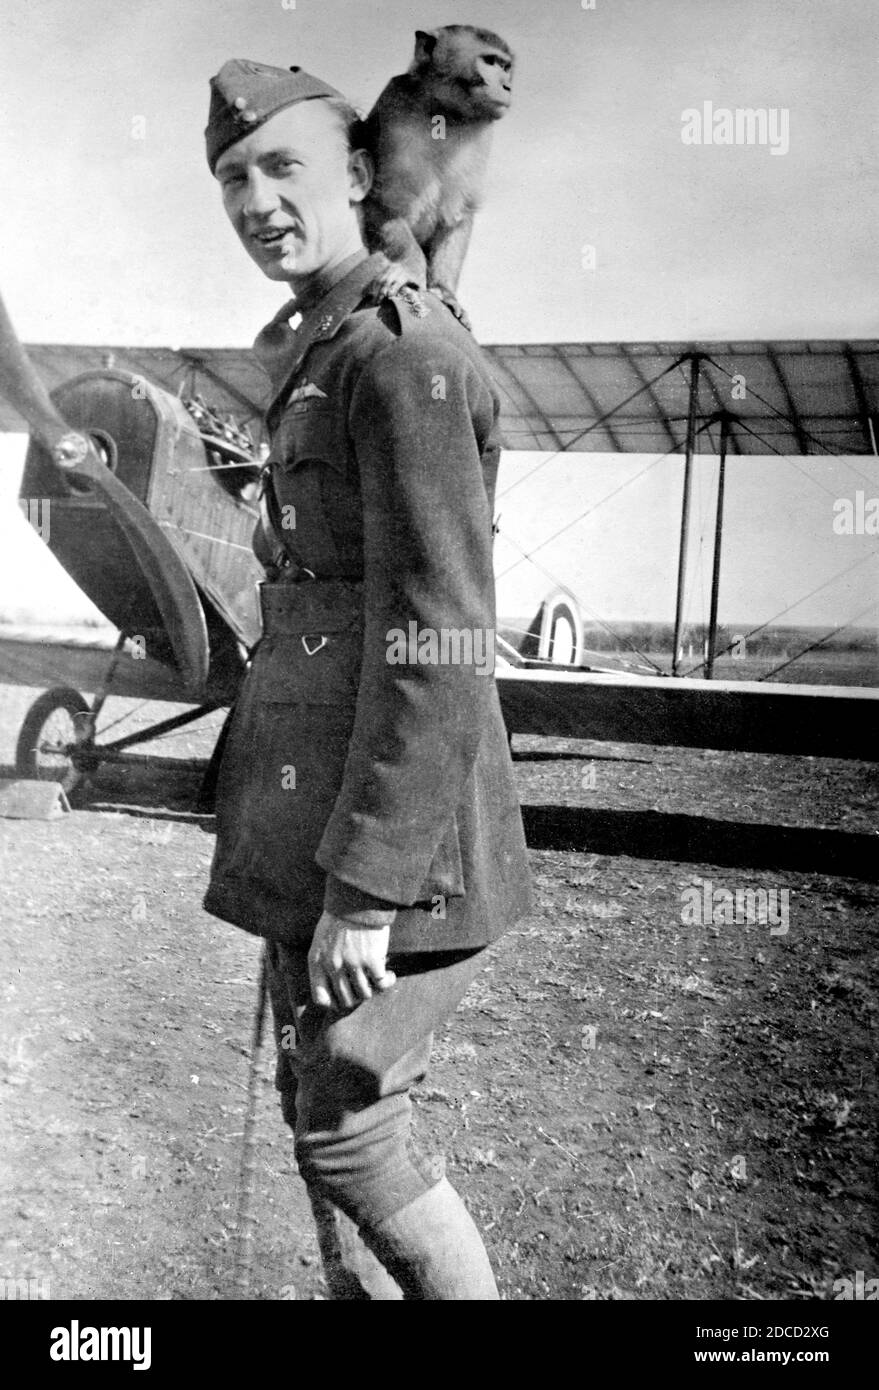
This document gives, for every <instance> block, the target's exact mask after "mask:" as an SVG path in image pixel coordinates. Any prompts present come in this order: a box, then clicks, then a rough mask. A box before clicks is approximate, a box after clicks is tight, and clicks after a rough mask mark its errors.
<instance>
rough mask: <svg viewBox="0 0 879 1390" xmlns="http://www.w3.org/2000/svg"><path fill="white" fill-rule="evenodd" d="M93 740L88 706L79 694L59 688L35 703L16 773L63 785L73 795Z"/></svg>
mask: <svg viewBox="0 0 879 1390" xmlns="http://www.w3.org/2000/svg"><path fill="white" fill-rule="evenodd" d="M92 737H93V729H92V723H91V713H90V710H89V706H88V702H87V701H86V700H85V699H84V698H83V696H82V695H80V693H79V691H78V690H73V689H72V688H71V687H70V686H56V687H55V689H53V690H47V691H45V692H44V693H43V694H42V695H41V696H40V697H39V699H38V700H35V701H34V703H33V704H32V705H31V707H30V709H29V710H28V712H27V714H26V716H25V720H24V723H23V724H22V726H21V733H20V734H19V736H18V744H17V746H16V749H15V770H16V772H17V773H18V775H19V777H35V778H37V779H39V781H41V782H60V783H61V786H62V787H63V788H64V790H65V792H70V791H72V790H73V788H74V787H75V786H76V784H77V783H78V782H79V780H80V778H81V777H82V775H83V767H82V766H81V764H80V759H79V756H78V754H79V750H80V749H82V750H83V751H84V750H85V749H86V748H87V747H89V746H90V745H91V742H92ZM83 761H84V760H83Z"/></svg>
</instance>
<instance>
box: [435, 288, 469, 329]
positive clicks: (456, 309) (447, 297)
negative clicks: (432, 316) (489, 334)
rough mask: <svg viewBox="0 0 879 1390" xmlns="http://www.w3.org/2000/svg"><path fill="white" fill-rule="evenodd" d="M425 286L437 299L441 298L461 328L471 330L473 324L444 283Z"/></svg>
mask: <svg viewBox="0 0 879 1390" xmlns="http://www.w3.org/2000/svg"><path fill="white" fill-rule="evenodd" d="M427 288H428V289H429V290H430V292H431V294H435V295H436V297H437V299H441V300H442V302H443V304H445V306H446V308H447V309H450V310H451V312H452V313H453V314H454V315H455V318H456V319H457V320H458V322H459V323H460V325H461V327H462V328H466V329H467V330H468V332H470V333H472V332H473V325H472V323H471V322H470V320H469V318H468V317H467V313H466V311H465V309H464V308H463V307H462V306H461V305H460V304H459V303H458V301H457V299H456V298H455V296H454V295H453V294H452V291H451V290H447V289H446V287H445V285H428V287H427Z"/></svg>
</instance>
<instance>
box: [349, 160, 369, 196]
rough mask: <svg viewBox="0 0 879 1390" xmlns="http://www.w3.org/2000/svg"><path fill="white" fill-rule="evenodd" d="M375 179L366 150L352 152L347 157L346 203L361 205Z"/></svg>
mask: <svg viewBox="0 0 879 1390" xmlns="http://www.w3.org/2000/svg"><path fill="white" fill-rule="evenodd" d="M374 178H375V164H374V163H373V159H372V155H371V154H370V153H369V151H368V150H352V152H351V153H350V154H349V156H348V201H349V202H351V203H362V202H363V200H364V198H365V197H366V195H367V193H368V192H369V190H370V189H371V188H372V183H373V179H374Z"/></svg>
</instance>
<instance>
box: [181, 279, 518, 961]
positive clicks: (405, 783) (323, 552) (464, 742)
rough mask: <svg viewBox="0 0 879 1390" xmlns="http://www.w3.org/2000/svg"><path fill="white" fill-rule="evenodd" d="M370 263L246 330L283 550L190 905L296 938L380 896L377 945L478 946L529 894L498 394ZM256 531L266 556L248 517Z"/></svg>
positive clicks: (444, 330) (480, 366)
mask: <svg viewBox="0 0 879 1390" xmlns="http://www.w3.org/2000/svg"><path fill="white" fill-rule="evenodd" d="M375 268H376V264H375V258H374V257H371V258H369V259H368V260H366V261H362V262H361V263H360V264H358V265H357V266H355V267H354V269H353V270H352V271H350V272H349V273H348V274H346V275H345V277H344V278H343V279H342V280H341V281H340V282H339V283H338V284H337V285H335V286H334V287H333V288H332V289H331V290H330V291H329V292H328V294H327V295H326V296H325V297H324V299H322V300H321V302H320V303H319V304H317V305H316V306H315V307H314V308H313V309H312V310H310V311H309V313H308V314H307V315H306V318H305V320H304V321H303V323H302V325H301V327H300V328H299V330H298V333H297V334H295V335H294V334H292V333H291V332H290V330H289V328H288V327H287V326H286V324H285V321H284V319H283V317H282V316H280V315H279V316H278V318H277V319H276V320H273V322H272V324H270V325H268V327H267V329H266V330H264V332H263V334H262V335H261V336H260V338H259V339H258V340H257V344H256V347H257V349H258V350H259V351H261V353H262V356H263V358H264V360H267V361H268V363H269V366H270V369H271V370H272V372H273V376H274V383H273V384H274V386H275V389H276V391H277V395H276V397H275V400H274V402H273V405H272V406H271V407H270V410H269V415H268V421H269V426H270V430H271V432H272V451H271V454H270V456H269V464H270V466H271V484H272V486H273V489H274V492H273V497H272V503H273V506H272V512H273V516H274V520H275V523H276V527H277V532H276V534H277V535H278V536H280V537H281V538H282V539H283V540H285V541H288V542H289V544H288V549H289V550H290V551H291V552H292V553H293V554H294V555H295V557H296V563H294V564H293V565H292V566H291V567H290V568H289V569H288V570H286V571H281V576H282V577H279V578H276V579H275V580H274V581H273V582H267V583H266V584H265V585H263V586H262V601H263V614H264V636H263V638H262V640H261V642H260V643H259V645H258V647H257V649H256V653H255V656H254V659H253V662H252V665H251V668H250V670H249V672H248V674H247V676H246V677H245V680H244V683H243V688H242V691H241V694H240V697H239V700H238V703H237V705H236V708H235V711H234V714H233V717H232V720H231V724H230V727H229V732H228V739H227V742H226V745H225V749H224V752H223V757H222V762H221V765H220V769H219V777H218V784H217V845H216V852H215V855H214V861H213V866H212V870H211V880H210V886H209V889H208V892H207V895H206V898H205V906H206V908H207V909H208V910H209V911H210V912H212V913H214V914H215V915H217V916H219V917H222V918H225V919H226V920H227V921H230V922H234V923H236V924H237V925H239V926H241V927H244V928H246V929H247V930H249V931H253V932H257V933H259V934H261V935H264V936H268V937H273V938H277V939H280V940H283V941H285V942H287V943H288V944H291V945H307V943H308V942H309V940H310V938H311V935H312V933H313V931H314V928H315V926H316V924H317V921H318V918H319V917H320V914H321V911H322V910H323V908H324V905H325V904H326V906H327V907H329V908H331V910H340V906H339V905H340V903H344V904H346V905H350V904H352V903H353V904H354V905H355V906H357V905H363V906H376V905H387V904H392V905H394V906H395V907H397V909H398V911H397V916H396V919H395V921H394V924H393V926H392V929H391V951H392V952H395V951H396V952H404V951H405V952H409V951H437V950H451V949H459V948H462V947H471V946H482V945H486V944H487V943H488V942H490V941H492V940H494V939H495V938H496V937H498V936H499V935H500V934H501V933H502V932H503V931H505V930H506V929H507V928H508V927H509V926H510V925H511V924H512V923H513V922H515V921H516V919H517V918H518V917H519V916H520V915H521V914H522V913H523V912H525V911H527V909H528V907H529V906H530V877H529V871H528V863H527V851H526V847H525V839H524V834H523V830H522V820H521V814H520V809H519V803H518V799H517V796H516V791H515V786H514V780H513V770H512V764H511V760H510V754H509V749H508V743H507V736H506V730H505V727H504V723H503V719H502V716H501V711H500V705H499V702H498V696H497V690H496V687H495V681H494V677H493V674H492V673H491V670H490V669H489V668H490V654H491V644H492V642H493V635H494V630H495V598H494V580H493V572H492V534H491V526H492V508H493V497H494V487H495V479H496V474H497V466H498V458H499V435H498V428H497V421H498V412H499V404H498V399H497V394H496V392H495V389H494V386H493V383H492V381H491V378H490V375H489V373H488V370H487V368H486V365H485V363H484V359H483V358H482V355H481V353H480V351H479V348H478V346H477V345H476V344H475V343H474V341H473V339H472V338H471V336H470V335H469V334H468V333H467V332H466V331H465V330H464V329H462V328H461V326H460V325H459V324H458V323H457V322H456V321H455V319H454V318H453V317H452V315H451V314H450V313H449V312H448V311H447V310H446V308H445V307H444V306H443V305H441V304H440V303H439V302H438V301H436V300H435V299H434V297H433V296H431V295H427V296H424V297H423V300H422V301H421V303H422V305H423V309H422V312H421V313H417V312H414V311H413V309H412V308H410V307H409V306H408V305H407V304H406V303H404V302H401V301H398V300H384V301H382V303H381V304H380V305H379V306H378V307H376V306H375V305H373V304H371V303H370V302H369V301H368V299H367V298H365V297H364V296H365V292H366V290H367V287H368V285H369V283H370V282H371V280H372V279H373V278H374V274H375ZM303 339H304V340H305V342H306V343H310V345H309V346H307V349H306V350H305V351H304V353H303V351H302V349H301V347H300V344H301V343H302V341H303ZM288 532H289V536H288ZM255 548H256V551H257V554H258V555H259V557H260V559H261V560H263V562H264V563H268V561H269V560H270V558H272V542H271V540H270V539H267V537H266V534H265V532H264V531H263V532H262V533H258V535H257V537H256V540H255ZM275 558H276V557H275ZM302 566H305V567H307V569H308V570H309V571H310V572H311V573H312V574H313V575H314V578H311V577H305V578H303V577H302V576H303V570H302V568H301V567H302ZM270 572H271V573H273V574H277V573H278V571H275V570H271V571H270ZM394 634H396V636H395V635H394ZM403 637H405V639H406V640H405V641H403V640H402V639H403ZM468 654H469V660H468ZM389 657H390V658H391V659H389ZM401 658H402V659H401ZM377 900H378V901H377Z"/></svg>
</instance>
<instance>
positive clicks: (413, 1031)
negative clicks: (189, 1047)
mask: <svg viewBox="0 0 879 1390" xmlns="http://www.w3.org/2000/svg"><path fill="white" fill-rule="evenodd" d="M267 956H268V987H269V997H270V999H271V1004H272V1014H273V1017H274V1027H275V1042H276V1044H277V1049H278V1063H277V1069H276V1074H275V1085H276V1087H277V1089H278V1090H279V1091H280V1093H281V1109H282V1112H283V1115H284V1119H285V1120H286V1122H287V1124H288V1125H290V1127H291V1128H292V1130H293V1132H294V1135H295V1145H296V1160H297V1163H298V1165H299V1171H300V1173H301V1175H302V1177H303V1178H304V1180H305V1182H306V1183H307V1184H308V1185H309V1186H310V1187H312V1188H314V1189H316V1190H317V1191H318V1192H319V1193H321V1194H322V1195H323V1196H324V1197H326V1198H328V1199H329V1200H330V1201H332V1202H334V1203H335V1205H336V1206H337V1207H339V1208H340V1210H342V1211H343V1212H345V1214H346V1215H347V1216H349V1217H350V1218H351V1219H352V1220H353V1221H355V1222H356V1223H357V1224H358V1225H361V1226H363V1225H365V1226H374V1225H376V1224H378V1222H380V1221H383V1220H385V1219H386V1218H387V1217H389V1216H392V1215H393V1214H394V1213H395V1212H397V1211H399V1210H401V1209H402V1208H403V1207H405V1206H408V1204H409V1203H410V1202H412V1201H414V1200H415V1199H416V1197H420V1196H421V1195H422V1193H424V1192H426V1191H427V1190H428V1189H429V1188H431V1187H433V1186H434V1185H435V1184H436V1183H437V1182H438V1181H439V1179H440V1178H441V1177H442V1172H441V1171H437V1169H436V1165H435V1164H433V1165H432V1164H431V1162H430V1161H429V1160H428V1159H427V1158H425V1157H424V1156H423V1155H422V1154H421V1153H419V1151H418V1148H417V1146H416V1144H415V1141H414V1139H413V1136H412V1134H411V1119H412V1103H411V1100H410V1097H409V1090H410V1087H411V1086H413V1085H415V1084H417V1083H419V1082H420V1081H421V1080H423V1078H424V1076H425V1074H426V1072H427V1067H428V1063H429V1060H430V1049H431V1044H432V1042H433V1033H434V1030H435V1029H436V1027H437V1026H438V1025H439V1024H440V1023H441V1022H442V1021H443V1019H445V1018H446V1017H447V1016H448V1015H449V1014H450V1013H452V1011H453V1010H454V1009H455V1008H456V1006H457V1005H458V1003H459V1002H460V1000H461V998H462V996H463V995H464V992H465V990H466V989H467V986H468V985H469V984H470V981H471V980H472V979H473V977H474V975H476V974H477V973H478V971H479V970H480V968H481V967H482V965H483V949H478V950H475V951H454V952H453V951H444V952H437V953H436V954H423V953H422V954H418V955H412V956H392V957H391V958H390V959H389V962H388V964H389V967H390V968H391V969H392V970H394V971H395V973H396V975H397V982H396V984H395V985H393V986H392V987H391V988H390V989H389V990H387V991H385V992H384V993H377V994H375V995H374V996H373V997H372V999H368V1000H365V1001H364V1002H362V1003H360V1004H358V1005H357V1006H356V1007H355V1008H353V1009H348V1010H345V1011H344V1012H342V1011H338V1010H331V1009H325V1008H319V1007H318V1006H317V1005H316V1004H315V1003H314V1001H313V1000H312V998H311V991H310V988H309V980H308V958H307V952H306V951H305V950H299V949H297V948H294V947H290V946H287V945H284V944H283V943H281V942H278V941H269V942H268V943H267Z"/></svg>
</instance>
